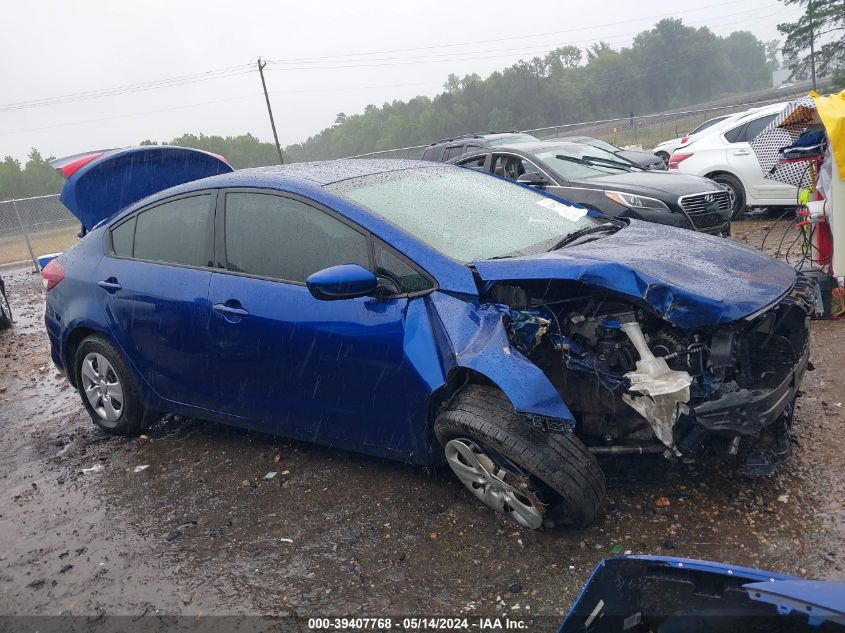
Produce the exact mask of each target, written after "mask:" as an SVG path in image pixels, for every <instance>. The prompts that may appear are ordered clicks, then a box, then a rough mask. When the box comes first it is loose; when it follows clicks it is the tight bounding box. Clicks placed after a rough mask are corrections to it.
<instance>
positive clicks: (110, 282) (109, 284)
mask: <svg viewBox="0 0 845 633" xmlns="http://www.w3.org/2000/svg"><path fill="white" fill-rule="evenodd" d="M97 285H98V286H99V287H100V288H102V289H103V290H105V291H106V292H109V293H115V292H117V291H118V290H121V289H122V288H123V286H121V285H120V284H119V283H117V279H115V278H114V277H109V278H108V279H104V280H103V281H98V282H97Z"/></svg>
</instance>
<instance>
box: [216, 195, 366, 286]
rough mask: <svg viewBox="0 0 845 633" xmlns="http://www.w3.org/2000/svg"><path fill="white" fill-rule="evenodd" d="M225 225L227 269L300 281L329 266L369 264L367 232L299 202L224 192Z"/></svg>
mask: <svg viewBox="0 0 845 633" xmlns="http://www.w3.org/2000/svg"><path fill="white" fill-rule="evenodd" d="M225 226H226V233H225V245H226V268H227V270H231V271H234V272H242V273H248V274H250V275H259V276H261V277H272V278H274V279H282V280H285V281H295V282H304V281H305V279H306V278H307V277H308V276H309V275H311V274H312V273H315V272H317V271H318V270H322V269H323V268H328V267H329V266H337V265H339V264H360V265H361V266H363V267H364V268H367V269H369V268H370V258H369V249H368V246H367V237H366V236H364V235H362V234H361V233H359V232H358V231H356V230H355V229H353V228H352V227H350V226H347V225H346V224H344V223H343V222H341V221H340V220H337V219H335V218H333V217H332V216H330V215H328V214H327V213H324V212H323V211H320V210H319V209H315V208H314V207H312V206H310V205H307V204H305V203H304V202H300V201H299V200H293V199H291V198H283V197H281V196H275V195H269V194H261V193H229V194H226V218H225Z"/></svg>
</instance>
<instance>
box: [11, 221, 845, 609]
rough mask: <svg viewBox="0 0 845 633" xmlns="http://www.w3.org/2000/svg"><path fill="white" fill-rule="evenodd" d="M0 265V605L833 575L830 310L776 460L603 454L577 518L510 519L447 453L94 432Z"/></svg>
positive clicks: (457, 598) (187, 604)
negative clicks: (640, 569)
mask: <svg viewBox="0 0 845 633" xmlns="http://www.w3.org/2000/svg"><path fill="white" fill-rule="evenodd" d="M771 225H772V220H771V219H758V220H752V221H746V222H741V223H737V224H736V225H735V228H734V239H741V240H745V241H747V242H749V243H752V244H759V242H760V241H761V238H762V235H763V234H764V232H765V230H766V229H767V227H769V226H771ZM780 231H781V227H777V228H776V232H775V233H774V237H775V238H776V240H779V233H780ZM790 235H792V233H790ZM771 239H772V238H770V240H771ZM788 241H789V240H787V241H786V243H788ZM776 244H777V241H775V247H776ZM3 277H4V278H5V279H6V280H7V281H6V283H7V288H8V292H9V299H10V301H11V305H12V309H13V310H14V312H15V316H16V324H15V326H14V327H13V328H12V329H10V330H7V331H5V332H0V613H2V614H60V613H66V614H67V613H72V614H87V615H96V614H99V613H108V614H133V615H134V614H142V613H148V614H149V613H170V614H191V615H196V614H233V613H252V614H295V615H302V616H313V615H317V616H324V615H343V614H347V615H364V616H373V615H381V616H384V615H394V616H399V615H432V614H458V613H467V614H485V615H487V614H496V613H503V612H505V611H506V612H507V613H509V614H511V615H520V614H521V615H523V616H527V615H529V614H532V615H534V616H537V615H545V616H555V617H557V616H559V615H562V614H564V613H565V612H566V610H567V608H568V607H569V605H570V603H571V601H572V600H573V598H574V597H575V596H576V594H577V592H578V590H579V588H580V587H581V586H582V584H583V583H584V581H585V580H586V579H587V577H588V574H589V573H590V570H592V569H593V567H594V566H595V565H596V563H597V562H598V561H599V560H600V559H602V558H603V557H607V556H612V555H614V554H616V553H619V552H626V551H631V552H634V553H652V554H668V555H678V556H687V557H694V558H705V559H714V560H720V561H725V562H730V563H735V564H740V565H750V566H754V567H762V568H768V569H772V570H777V571H782V572H787V573H791V574H796V575H799V576H807V577H821V578H832V577H840V578H841V577H842V576H843V575H845V572H843V570H845V481H844V480H843V476H842V468H843V464H845V460H843V455H845V434H843V415H844V414H845V411H843V408H842V407H843V401H844V400H845V372H843V369H845V322H843V321H826V322H822V321H815V322H814V323H813V355H812V360H813V363H814V364H815V368H816V369H815V371H813V372H810V373H808V374H807V376H806V378H805V382H804V386H803V395H802V396H801V398H800V399H799V405H798V409H797V414H796V420H795V431H796V433H797V437H798V442H799V443H798V445H797V446H796V447H795V451H794V458H793V459H792V461H791V462H790V463H789V464H788V465H786V466H785V467H782V468H781V469H780V471H779V472H778V474H777V475H776V476H775V477H773V478H770V479H759V480H752V479H745V478H743V477H741V476H739V475H738V474H737V473H735V472H709V471H707V470H704V469H702V468H700V467H696V466H689V465H686V466H685V465H682V464H670V463H668V462H666V461H664V460H663V459H662V458H659V457H655V458H642V457H640V458H625V459H623V458H615V459H612V460H609V461H606V462H603V467H604V468H605V470H606V473H607V477H608V482H609V486H610V488H609V494H608V496H609V500H608V503H607V505H606V506H605V508H604V511H603V513H602V515H601V517H600V518H599V520H598V521H596V523H595V524H594V525H593V526H591V527H589V528H587V529H584V530H566V531H561V530H539V531H534V532H531V531H527V530H522V529H519V528H517V527H515V525H511V524H510V523H505V522H503V521H502V520H501V519H499V518H498V517H497V516H495V515H494V514H493V513H491V512H490V511H488V510H487V509H486V508H484V507H483V506H481V505H480V504H479V503H478V502H476V501H475V500H474V499H473V498H471V497H470V495H469V494H468V493H467V492H466V491H465V490H464V489H463V488H462V486H461V485H460V484H459V483H458V482H457V481H456V480H455V479H454V478H453V477H452V476H451V473H450V472H448V471H430V470H425V469H420V468H415V467H410V466H405V465H402V464H397V463H392V462H387V461H382V460H378V459H373V458H369V457H364V456H360V455H355V454H350V453H345V452H341V451H336V450H329V449H325V448H319V447H315V446H311V445H307V444H302V443H296V442H291V441H287V440H284V439H280V438H277V437H272V436H267V435H262V434H257V433H251V432H246V431H243V430H239V429H234V428H227V427H224V426H221V425H218V424H214V423H209V422H203V421H199V420H165V421H162V422H160V423H158V424H157V425H155V426H154V427H153V428H152V429H150V430H149V431H148V432H147V436H146V439H145V438H135V439H125V438H114V437H109V436H107V435H105V434H104V433H102V432H101V431H99V430H98V429H96V428H95V427H94V426H93V425H92V423H91V421H90V419H89V417H88V416H87V414H86V413H85V411H84V409H83V408H82V405H81V404H80V402H79V400H78V396H77V394H76V393H75V392H74V391H73V390H72V389H71V388H70V387H69V385H68V384H67V383H66V381H65V379H64V378H63V377H61V376H60V375H59V374H58V373H57V372H56V370H55V368H54V367H53V366H52V364H51V363H50V360H49V354H48V346H47V338H46V335H45V333H44V331H43V325H42V322H41V319H42V314H43V295H42V291H41V287H40V282H39V279H38V277H37V276H35V275H32V274H31V273H28V272H27V271H24V270H15V271H4V272H3ZM95 465H101V466H102V467H103V470H102V472H100V473H99V474H82V472H81V471H82V469H83V468H89V467H92V466H95ZM138 466H148V467H147V468H145V469H144V470H141V471H140V472H135V468H136V467H138ZM271 471H275V472H278V473H279V474H278V475H277V476H276V477H275V478H273V479H271V480H265V479H264V476H265V474H266V473H268V472H271ZM660 497H666V498H668V499H669V501H670V502H671V505H669V506H668V507H665V508H659V507H657V505H656V503H655V502H656V501H657V499H658V498H660Z"/></svg>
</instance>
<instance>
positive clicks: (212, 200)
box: [103, 189, 218, 270]
mask: <svg viewBox="0 0 845 633" xmlns="http://www.w3.org/2000/svg"><path fill="white" fill-rule="evenodd" d="M217 193H218V190H217V189H198V190H196V191H189V192H187V193H182V194H179V195H176V196H173V197H170V198H164V199H162V200H156V201H155V202H153V203H152V204H150V205H148V206H145V207H142V208H140V209H136V210H135V211H132V212H131V213H127V214H126V215H124V216H122V217H120V218H118V219H117V220H115V221H114V222H113V223H112V224H110V225H109V227H108V230H107V231H106V232H105V235H104V236H103V241H104V245H105V256H106V257H110V258H112V259H123V260H128V261H133V262H143V263H145V264H159V265H161V266H176V267H177V268H190V269H193V270H211V269H212V266H210V265H209V264H210V263H211V262H213V259H212V256H213V254H214V210H215V208H216V207H217V197H218V195H217ZM198 196H209V201H208V209H207V210H206V218H205V224H206V233H205V251H206V263H205V264H203V265H202V266H194V265H193V264H180V263H178V262H163V261H161V260H158V259H142V258H140V257H135V236H136V234H137V232H138V216H139V215H141V214H142V213H145V212H147V211H151V210H153V209H155V208H156V207H160V206H162V205H165V204H169V203H171V202H176V201H178V200H182V199H184V198H196V197H198ZM131 219H134V220H135V228H134V230H133V231H132V255H131V256H129V257H123V256H121V255H117V254H116V253H115V252H114V245H113V244H112V231H113V230H114V229H116V228H118V227H119V226H121V225H122V224H124V223H126V222H129V221H130V220H131Z"/></svg>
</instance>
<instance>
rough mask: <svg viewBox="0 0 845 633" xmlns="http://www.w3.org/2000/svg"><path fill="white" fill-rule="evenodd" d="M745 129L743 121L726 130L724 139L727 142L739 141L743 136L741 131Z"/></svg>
mask: <svg viewBox="0 0 845 633" xmlns="http://www.w3.org/2000/svg"><path fill="white" fill-rule="evenodd" d="M744 129H745V123H742V124H740V125H737V126H736V127H734V128H731V129H730V130H728V131H727V132H725V140H726V141H727V142H728V143H739V142H741V141H742V139H744V138H745V137H744V136H742V131H743V130H744Z"/></svg>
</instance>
